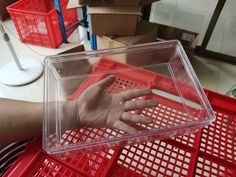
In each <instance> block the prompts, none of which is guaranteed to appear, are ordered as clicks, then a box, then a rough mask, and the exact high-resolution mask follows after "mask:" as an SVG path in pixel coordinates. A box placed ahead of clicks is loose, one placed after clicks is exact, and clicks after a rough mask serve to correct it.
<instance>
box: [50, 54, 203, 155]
mask: <svg viewBox="0 0 236 177" xmlns="http://www.w3.org/2000/svg"><path fill="white" fill-rule="evenodd" d="M117 71H119V72H117ZM104 73H109V75H111V74H112V75H113V76H115V78H116V80H115V81H114V83H113V84H112V85H111V86H110V87H108V88H107V89H106V92H108V93H109V94H115V93H120V92H124V91H127V90H133V89H140V88H149V89H154V90H159V91H162V92H164V91H166V93H168V94H169V95H171V96H172V97H174V98H175V99H176V98H177V99H179V100H177V99H176V100H174V99H171V98H167V97H165V96H162V95H161V94H152V95H150V96H145V97H142V98H139V99H152V100H156V101H157V102H158V103H159V104H158V106H156V107H154V108H146V109H143V110H135V111H133V112H132V113H134V114H138V115H141V116H147V117H150V118H152V120H153V121H152V123H150V124H132V126H134V127H135V128H136V129H137V130H140V131H143V130H144V131H145V130H155V129H159V130H160V129H165V130H166V129H168V128H172V129H171V130H168V131H167V130H166V132H165V133H163V134H161V133H159V134H157V135H150V136H149V137H144V138H141V137H140V138H139V139H138V138H136V139H135V140H129V143H130V144H134V143H140V142H146V141H147V140H153V139H164V138H166V137H168V138H169V137H174V136H177V134H180V135H183V134H185V133H189V132H191V131H193V130H194V128H196V127H197V128H199V127H198V126H196V127H193V128H189V127H187V126H186V125H193V122H195V123H196V122H201V121H202V120H205V117H206V115H205V113H204V111H201V109H199V108H194V107H191V106H188V105H186V104H183V103H182V102H181V98H182V97H181V94H186V93H188V95H187V98H189V99H190V100H191V99H193V100H194V101H195V100H196V99H197V101H196V103H198V98H196V96H195V94H191V92H190V91H189V90H188V89H189V88H188V85H187V84H185V85H183V86H182V87H183V88H185V90H186V93H185V92H184V91H183V93H181V94H180V93H179V92H178V91H177V90H178V88H176V85H175V84H174V83H173V79H171V78H170V77H168V76H164V75H159V74H157V73H154V72H151V71H148V70H144V69H141V68H137V67H133V68H132V66H130V65H127V64H121V63H118V62H115V61H112V60H109V59H105V58H102V59H100V60H99V62H98V64H96V65H95V66H94V68H93V74H91V75H89V76H88V78H86V80H85V81H84V82H83V83H82V84H81V85H80V87H79V89H78V90H77V91H76V92H75V93H74V94H73V95H72V96H70V97H69V99H77V98H78V97H79V96H80V95H81V94H82V93H83V91H84V90H86V89H87V88H88V87H89V86H91V85H92V84H94V83H96V82H98V81H100V80H102V79H103V78H105V77H106V76H107V75H106V74H104ZM179 85H180V84H179ZM196 105H197V104H196ZM202 122H203V121H202ZM199 124H200V123H199ZM179 127H181V128H179ZM122 134H124V132H122V131H119V130H116V129H108V128H101V129H95V128H82V129H79V130H74V131H71V130H68V131H66V132H65V133H64V134H63V135H62V139H61V141H60V143H61V145H63V146H66V145H70V144H80V143H83V144H84V143H89V142H90V141H101V140H104V139H106V140H107V139H108V138H109V137H111V138H114V137H120V136H122ZM155 136H156V137H158V138H156V137H155ZM52 137H53V136H52ZM145 138H146V139H145ZM119 141H120V143H121V144H122V142H121V141H122V140H119ZM52 142H53V140H52V141H50V140H49V141H48V146H49V144H50V147H52V148H53V143H52ZM117 142H118V141H117ZM115 143H116V142H115ZM98 144H99V143H98ZM113 144H114V143H113ZM117 144H118V143H117ZM126 144H127V143H126ZM98 146H100V145H97V146H96V147H95V150H97V148H99V149H103V148H104V147H103V146H106V145H101V146H100V147H98ZM116 146H119V144H118V145H116ZM109 147H111V145H110V144H109ZM106 148H107V147H106ZM82 151H85V152H86V149H85V150H84V149H80V152H82ZM90 151H91V150H90ZM78 153H79V152H78Z"/></svg>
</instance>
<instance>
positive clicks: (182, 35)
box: [157, 24, 199, 58]
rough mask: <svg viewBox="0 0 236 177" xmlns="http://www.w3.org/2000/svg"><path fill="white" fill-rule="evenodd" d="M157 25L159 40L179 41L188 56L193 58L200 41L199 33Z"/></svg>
mask: <svg viewBox="0 0 236 177" xmlns="http://www.w3.org/2000/svg"><path fill="white" fill-rule="evenodd" d="M157 25H158V33H157V37H158V38H160V39H164V40H171V39H178V40H179V41H180V42H181V43H182V45H183V47H184V49H185V51H186V53H187V55H188V56H189V57H190V58H191V57H192V55H193V53H194V50H195V48H196V46H197V42H198V39H199V34H198V33H196V32H192V31H188V30H184V29H180V28H175V27H171V26H167V25H162V24H157Z"/></svg>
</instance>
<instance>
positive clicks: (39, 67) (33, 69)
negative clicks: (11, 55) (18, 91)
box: [0, 58, 43, 86]
mask: <svg viewBox="0 0 236 177" xmlns="http://www.w3.org/2000/svg"><path fill="white" fill-rule="evenodd" d="M20 63H21V65H22V67H23V70H22V71H21V70H19V69H18V67H17V66H16V63H15V62H14V61H13V62H10V63H7V64H6V65H5V66H3V67H1V68H0V81H1V82H2V83H3V84H6V85H9V86H20V85H25V84H28V83H31V82H33V81H34V80H36V79H37V78H39V77H40V76H41V75H42V73H43V64H42V63H41V62H40V61H38V60H35V59H30V58H26V59H20Z"/></svg>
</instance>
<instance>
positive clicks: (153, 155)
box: [5, 68, 236, 177]
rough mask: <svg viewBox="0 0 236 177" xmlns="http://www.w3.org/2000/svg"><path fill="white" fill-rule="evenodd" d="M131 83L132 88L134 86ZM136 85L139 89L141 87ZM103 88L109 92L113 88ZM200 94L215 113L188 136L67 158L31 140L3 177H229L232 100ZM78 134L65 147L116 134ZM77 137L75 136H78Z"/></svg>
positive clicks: (233, 166)
mask: <svg viewBox="0 0 236 177" xmlns="http://www.w3.org/2000/svg"><path fill="white" fill-rule="evenodd" d="M98 69H101V68H98ZM94 79H98V78H96V77H95V78H94ZM90 81H91V80H90ZM121 81H122V79H118V80H117V81H116V82H117V83H118V84H116V85H115V86H116V87H117V88H120V89H121V90H124V88H123V87H119V86H118V85H119V84H120V83H121ZM93 83H94V80H93ZM122 83H123V82H122ZM125 83H126V82H125ZM132 84H134V85H135V82H133V83H132ZM136 86H137V87H142V84H139V85H137V84H136V85H135V87H136ZM85 87H86V85H85ZM131 87H133V86H131ZM117 88H116V89H115V90H113V91H116V90H117ZM84 89H85V88H84ZM109 89H110V90H112V89H113V87H111V88H109ZM109 89H108V90H109ZM80 91H81V89H80V90H78V92H77V93H75V95H77V94H80V93H79V92H80ZM205 93H206V95H207V97H208V99H209V102H210V103H211V105H212V107H213V109H214V111H215V113H216V121H215V122H213V123H212V124H210V125H209V126H207V127H204V128H203V129H201V130H200V131H198V132H196V133H194V134H189V135H186V136H179V137H177V138H172V139H165V140H160V141H153V142H146V143H141V144H136V145H130V146H125V147H120V148H110V149H106V150H100V151H97V152H93V153H87V154H85V155H81V156H75V157H73V158H58V157H56V156H50V155H48V154H47V153H45V152H44V151H43V150H42V148H41V141H39V140H34V141H33V142H31V143H29V144H28V146H27V148H26V151H25V153H24V154H23V155H22V156H21V157H20V158H19V159H18V160H17V161H16V163H15V164H14V165H13V166H12V167H11V168H10V170H9V171H8V173H7V174H6V175H5V176H19V177H20V176H22V177H23V176H40V177H41V176H57V177H64V176H68V177H75V176H76V177H77V176H78V177H149V176H150V177H152V176H153V177H154V176H186V177H189V176H197V177H203V176H211V177H218V176H221V177H222V176H231V177H234V176H236V134H235V133H236V126H235V124H236V100H235V99H233V98H229V97H226V96H223V95H220V94H218V93H215V92H212V91H208V90H205ZM75 95H73V96H75ZM161 107H163V105H161ZM164 108H165V111H167V110H168V109H167V110H166V107H165V106H164ZM78 131H81V133H78V132H75V131H69V132H67V133H66V134H64V135H63V136H64V139H65V143H71V142H76V141H78V139H83V140H87V139H93V138H94V136H98V137H99V138H100V137H103V136H104V135H105V134H107V135H108V136H109V135H111V134H115V135H116V134H119V133H121V132H119V131H115V130H109V129H100V130H98V129H91V128H86V129H81V130H78ZM78 135H79V136H81V137H79V138H78V137H77V136H78ZM105 136H106V135H105ZM107 148H108V147H107ZM98 150H99V149H98Z"/></svg>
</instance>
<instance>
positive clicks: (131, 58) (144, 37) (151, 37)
mask: <svg viewBox="0 0 236 177" xmlns="http://www.w3.org/2000/svg"><path fill="white" fill-rule="evenodd" d="M157 31H158V26H157V25H156V24H155V23H150V22H147V21H141V22H140V23H139V24H138V26H137V30H136V35H135V36H97V47H98V49H107V48H114V47H121V46H125V45H134V44H142V43H148V42H154V41H155V39H156V35H157ZM150 55H153V54H152V52H150V51H148V52H147V53H143V55H140V53H139V55H138V56H137V54H136V53H132V54H131V53H130V54H122V55H121V54H119V55H117V56H114V57H113V59H115V60H116V59H118V60H119V61H120V60H121V59H122V62H123V63H128V64H133V65H136V66H140V65H145V64H146V63H147V62H148V61H147V60H145V58H151V57H147V56H150Z"/></svg>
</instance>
